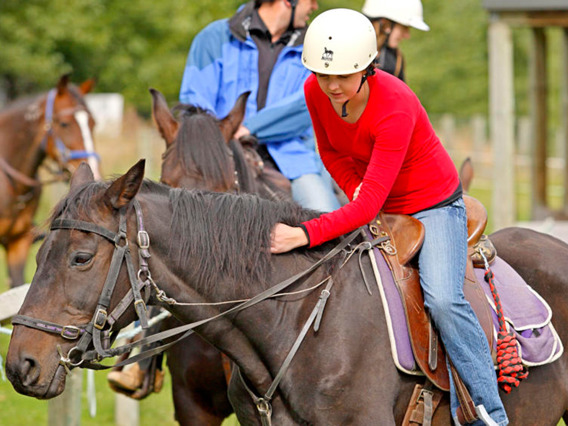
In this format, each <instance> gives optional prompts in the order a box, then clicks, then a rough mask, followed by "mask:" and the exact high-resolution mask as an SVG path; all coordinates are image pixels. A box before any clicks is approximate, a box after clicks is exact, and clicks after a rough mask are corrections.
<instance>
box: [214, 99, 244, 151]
mask: <svg viewBox="0 0 568 426" xmlns="http://www.w3.org/2000/svg"><path fill="white" fill-rule="evenodd" d="M249 95H250V92H245V93H243V94H242V95H241V96H239V99H237V102H235V105H234V106H233V109H232V110H231V112H229V115H227V116H226V117H225V118H223V119H222V120H221V123H220V125H219V126H220V127H221V133H223V137H224V138H225V140H226V141H227V142H229V141H230V140H231V139H232V138H233V135H234V134H235V132H236V131H237V130H238V128H239V126H240V125H241V123H242V122H243V119H244V118H245V110H246V107H247V99H248V97H249Z"/></svg>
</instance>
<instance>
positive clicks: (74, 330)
mask: <svg viewBox="0 0 568 426" xmlns="http://www.w3.org/2000/svg"><path fill="white" fill-rule="evenodd" d="M60 334H61V337H63V338H64V339H68V340H75V339H78V338H79V336H80V335H81V329H80V328H79V327H75V326H74V325H65V326H63V328H62V329H61V333H60Z"/></svg>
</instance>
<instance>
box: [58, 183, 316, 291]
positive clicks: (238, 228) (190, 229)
mask: <svg viewBox="0 0 568 426" xmlns="http://www.w3.org/2000/svg"><path fill="white" fill-rule="evenodd" d="M111 183H112V181H106V182H90V183H88V184H86V185H82V186H78V187H76V188H72V189H71V190H70V192H69V194H68V195H67V196H66V197H64V198H63V199H62V200H61V201H60V202H59V203H58V204H57V205H56V206H55V208H54V209H53V212H52V214H51V216H50V218H49V219H48V220H49V223H51V222H52V221H53V220H54V219H56V218H58V217H69V218H76V219H82V220H87V221H95V220H96V218H95V217H93V215H90V214H89V212H92V211H96V210H97V209H96V208H93V203H95V204H96V203H98V202H100V200H101V194H102V193H103V191H105V190H106V189H107V188H108V187H109V186H110V184H111ZM140 193H141V195H142V196H143V195H144V194H161V195H162V196H164V197H168V196H169V203H170V205H171V207H172V211H173V215H172V218H171V223H170V224H169V229H170V253H169V256H170V258H171V259H172V260H173V262H174V265H175V267H177V268H179V269H184V268H187V266H186V264H187V262H188V260H189V259H191V260H192V261H195V264H196V265H199V268H196V270H194V271H193V273H195V274H197V282H196V283H195V284H196V285H200V286H204V287H205V288H206V287H210V286H212V285H214V284H215V283H216V282H220V281H225V280H227V279H229V280H231V281H232V282H233V283H234V290H235V292H236V293H237V291H238V290H239V289H240V290H242V289H243V288H245V289H247V290H248V291H250V290H251V288H250V286H251V285H252V283H254V282H257V283H260V284H261V285H262V284H264V283H265V282H266V281H267V279H268V274H269V273H270V256H271V254H270V250H269V248H270V233H271V231H272V228H273V227H274V224H276V223H277V222H282V223H286V224H288V225H292V226H295V225H298V224H300V223H302V222H304V221H306V220H309V219H312V218H314V217H317V216H318V215H319V213H317V212H314V211H312V210H306V209H303V208H302V207H300V206H298V205H297V204H294V203H290V202H272V201H268V200H265V199H263V198H260V197H258V196H256V195H252V194H243V195H234V194H227V193H218V192H207V191H199V190H187V189H180V188H170V187H168V186H166V185H162V184H159V183H156V182H153V181H149V180H145V181H144V182H143V185H142V187H141V189H140ZM149 231H151V230H149ZM150 250H151V249H150ZM322 250H325V248H322ZM305 253H306V254H308V255H312V254H313V255H315V256H318V255H319V252H318V251H317V250H305ZM240 294H242V293H240Z"/></svg>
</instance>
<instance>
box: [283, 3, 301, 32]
mask: <svg viewBox="0 0 568 426" xmlns="http://www.w3.org/2000/svg"><path fill="white" fill-rule="evenodd" d="M288 3H290V6H291V7H292V15H290V23H289V24H288V29H287V30H286V31H293V30H294V17H295V15H296V6H297V5H298V0H288Z"/></svg>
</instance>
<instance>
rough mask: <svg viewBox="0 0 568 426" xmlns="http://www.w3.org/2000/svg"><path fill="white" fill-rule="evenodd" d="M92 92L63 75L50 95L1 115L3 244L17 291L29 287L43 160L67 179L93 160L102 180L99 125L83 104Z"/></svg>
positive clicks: (90, 84)
mask: <svg viewBox="0 0 568 426" xmlns="http://www.w3.org/2000/svg"><path fill="white" fill-rule="evenodd" d="M92 87H93V81H92V80H88V81H85V82H84V83H83V84H81V86H80V87H78V88H77V87H75V86H73V85H71V84H69V78H68V76H63V77H61V79H60V80H59V82H58V83H57V86H56V88H54V89H52V90H51V91H50V92H49V93H44V94H42V95H39V96H35V97H29V98H26V99H22V100H19V101H16V102H14V103H13V104H11V105H8V106H7V107H6V108H5V109H3V110H2V111H0V244H1V245H2V246H4V248H5V249H6V253H7V255H6V256H7V261H8V262H7V263H8V273H9V278H10V285H11V286H12V287H15V286H18V285H21V284H23V283H24V266H25V262H26V258H27V256H28V252H29V249H30V246H31V244H32V242H33V238H34V236H33V234H32V228H33V217H34V214H35V212H36V210H37V207H38V203H39V198H40V194H41V187H42V183H41V182H40V181H39V180H38V169H39V167H40V165H41V164H42V163H43V161H44V159H45V158H46V157H48V158H50V159H52V160H53V161H54V162H55V163H56V165H57V166H56V168H57V173H58V174H60V175H61V177H64V176H66V179H68V178H69V176H70V173H72V172H73V171H74V170H75V169H76V168H77V166H78V165H79V163H80V162H81V161H82V160H85V159H88V160H89V163H90V164H91V165H92V167H93V170H94V173H95V174H97V175H99V177H100V173H99V171H98V162H97V159H96V157H95V153H94V148H93V140H92V129H93V126H94V120H93V118H92V116H91V113H90V112H89V109H88V108H87V105H86V104H85V101H84V99H83V95H85V94H86V93H88V92H89V91H90V90H91V88H92Z"/></svg>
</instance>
